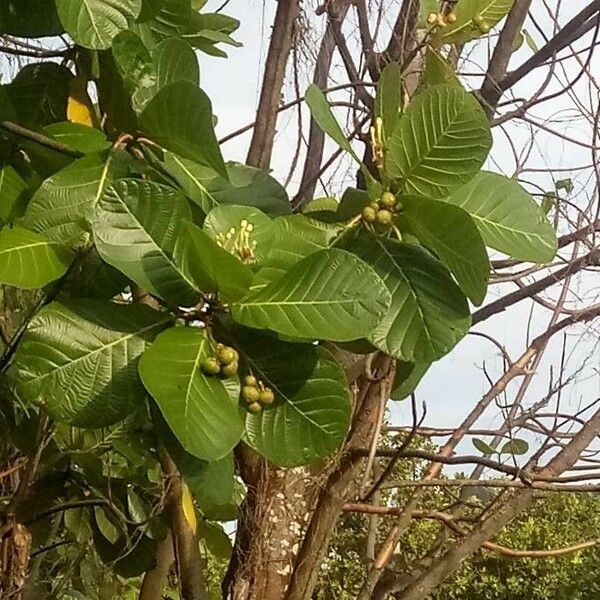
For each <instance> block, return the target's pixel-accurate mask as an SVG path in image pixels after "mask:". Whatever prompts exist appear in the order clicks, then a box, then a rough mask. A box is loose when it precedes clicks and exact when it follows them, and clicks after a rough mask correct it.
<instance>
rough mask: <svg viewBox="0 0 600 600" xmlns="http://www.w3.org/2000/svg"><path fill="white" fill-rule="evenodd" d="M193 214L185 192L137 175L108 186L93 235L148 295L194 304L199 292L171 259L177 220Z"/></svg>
mask: <svg viewBox="0 0 600 600" xmlns="http://www.w3.org/2000/svg"><path fill="white" fill-rule="evenodd" d="M191 217H192V214H191V211H190V207H189V206H188V204H187V201H186V199H185V198H184V196H183V194H181V193H180V192H178V191H176V190H174V189H173V188H171V187H168V186H165V185H161V184H158V183H153V182H150V181H143V180H139V179H120V180H118V181H115V182H114V183H113V184H112V185H111V186H109V187H108V188H107V189H106V191H105V192H104V195H103V196H102V198H101V199H100V202H99V203H98V206H97V208H96V215H95V219H94V223H93V231H94V239H95V241H96V247H97V249H98V252H99V254H100V256H101V257H102V258H103V259H104V260H105V261H106V262H107V263H108V264H110V265H112V266H113V267H116V268H117V269H119V270H120V271H121V272H122V273H124V274H125V275H127V277H129V278H130V279H132V280H133V281H135V282H136V283H137V284H139V285H140V286H142V287H143V288H144V289H146V290H148V291H149V292H150V293H152V294H155V295H156V296H159V297H160V298H164V299H165V300H168V301H170V302H173V303H174V304H176V305H178V306H182V305H186V304H187V305H191V304H195V303H196V302H197V301H198V299H199V295H200V294H199V290H198V289H197V288H196V285H195V282H194V280H193V278H192V277H191V275H190V274H189V273H188V272H187V271H186V269H185V268H183V267H182V265H181V264H178V262H177V261H176V260H175V256H176V255H178V253H179V252H180V250H181V246H182V243H183V241H184V240H183V237H184V234H183V229H182V228H181V227H180V225H181V223H182V222H183V221H186V220H191Z"/></svg>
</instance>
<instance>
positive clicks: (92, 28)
mask: <svg viewBox="0 0 600 600" xmlns="http://www.w3.org/2000/svg"><path fill="white" fill-rule="evenodd" d="M141 8H142V0H56V9H57V11H58V16H59V17H60V20H61V22H62V24H63V26H64V28H65V30H66V31H67V33H68V34H69V35H70V36H71V37H72V38H73V40H75V42H76V43H77V44H79V45H80V46H84V47H85V48H91V49H93V50H105V49H106V48H110V45H111V43H112V41H113V39H114V37H115V36H116V35H117V34H118V33H119V32H121V31H124V30H125V29H127V27H128V26H129V23H130V22H131V21H133V20H135V19H136V18H137V16H138V15H139V14H140V10H141Z"/></svg>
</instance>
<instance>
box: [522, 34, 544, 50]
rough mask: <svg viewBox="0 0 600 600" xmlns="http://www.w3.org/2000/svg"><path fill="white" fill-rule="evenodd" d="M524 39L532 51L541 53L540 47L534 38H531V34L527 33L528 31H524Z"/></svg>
mask: <svg viewBox="0 0 600 600" xmlns="http://www.w3.org/2000/svg"><path fill="white" fill-rule="evenodd" d="M523 37H524V38H525V41H526V42H527V45H528V46H529V48H530V49H531V50H533V51H534V52H538V51H539V49H540V48H539V46H538V45H537V43H536V41H535V40H534V39H533V37H531V34H530V33H529V32H528V31H527V29H523Z"/></svg>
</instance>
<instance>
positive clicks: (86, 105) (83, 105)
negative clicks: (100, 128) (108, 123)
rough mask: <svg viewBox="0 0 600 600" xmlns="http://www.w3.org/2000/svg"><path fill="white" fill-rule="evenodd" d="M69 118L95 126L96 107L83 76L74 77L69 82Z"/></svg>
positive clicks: (82, 123)
mask: <svg viewBox="0 0 600 600" xmlns="http://www.w3.org/2000/svg"><path fill="white" fill-rule="evenodd" d="M67 119H68V120H69V121H71V123H79V124H80V125H87V126H88V127H93V126H94V108H93V105H92V101H91V100H90V97H89V95H88V93H87V81H86V80H85V79H83V78H81V77H74V78H73V79H72V80H71V82H70V84H69V103H68V105H67Z"/></svg>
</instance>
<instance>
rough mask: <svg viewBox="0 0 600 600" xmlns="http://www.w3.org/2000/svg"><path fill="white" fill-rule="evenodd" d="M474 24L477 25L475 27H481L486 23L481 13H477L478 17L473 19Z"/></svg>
mask: <svg viewBox="0 0 600 600" xmlns="http://www.w3.org/2000/svg"><path fill="white" fill-rule="evenodd" d="M473 23H475V25H479V26H481V25H483V23H484V19H483V17H482V16H481V15H480V14H479V13H477V14H476V15H475V16H474V17H473Z"/></svg>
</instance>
